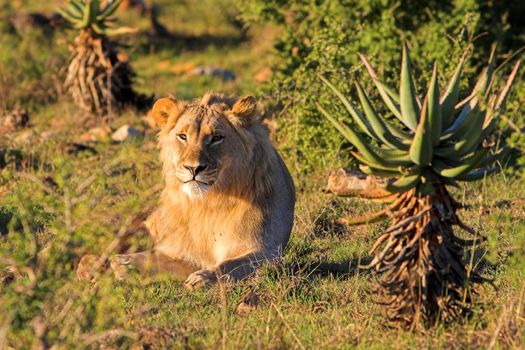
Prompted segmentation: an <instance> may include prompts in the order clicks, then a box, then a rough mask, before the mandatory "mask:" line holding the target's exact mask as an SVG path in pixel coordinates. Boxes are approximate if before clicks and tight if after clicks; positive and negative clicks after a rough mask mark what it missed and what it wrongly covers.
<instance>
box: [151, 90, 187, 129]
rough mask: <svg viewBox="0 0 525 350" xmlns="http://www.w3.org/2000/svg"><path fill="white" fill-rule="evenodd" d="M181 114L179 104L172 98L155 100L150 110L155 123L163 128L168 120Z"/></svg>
mask: <svg viewBox="0 0 525 350" xmlns="http://www.w3.org/2000/svg"><path fill="white" fill-rule="evenodd" d="M180 113H181V109H180V107H179V103H178V102H177V100H175V99H174V98H173V97H165V98H161V99H159V100H157V102H155V104H154V105H153V108H152V109H151V114H152V116H153V119H155V122H156V123H157V124H158V125H159V126H160V127H163V126H164V125H166V123H167V121H168V118H170V117H178V116H179V115H180Z"/></svg>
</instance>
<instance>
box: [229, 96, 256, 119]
mask: <svg viewBox="0 0 525 350" xmlns="http://www.w3.org/2000/svg"><path fill="white" fill-rule="evenodd" d="M256 111H257V101H256V100H255V97H253V96H244V97H241V98H240V99H238V100H237V102H235V104H234V105H233V107H232V112H233V114H235V116H236V117H237V118H239V121H240V122H241V124H242V125H244V126H250V125H251V124H252V123H253V122H254V120H255V112H256Z"/></svg>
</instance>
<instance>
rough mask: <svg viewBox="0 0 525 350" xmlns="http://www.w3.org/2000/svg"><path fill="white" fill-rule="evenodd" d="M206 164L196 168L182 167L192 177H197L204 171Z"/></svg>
mask: <svg viewBox="0 0 525 350" xmlns="http://www.w3.org/2000/svg"><path fill="white" fill-rule="evenodd" d="M206 167H207V165H206V164H199V165H197V166H195V165H184V168H185V169H186V170H188V171H189V172H190V174H191V175H193V177H195V176H197V174H198V173H200V172H202V171H203V170H204V169H206Z"/></svg>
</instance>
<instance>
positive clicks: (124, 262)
mask: <svg viewBox="0 0 525 350" xmlns="http://www.w3.org/2000/svg"><path fill="white" fill-rule="evenodd" d="M131 262H132V261H131V258H130V257H129V256H128V255H126V254H117V255H114V256H112V257H110V258H109V266H111V270H113V275H114V276H115V279H116V280H117V281H122V280H123V279H124V278H126V275H127V274H128V271H129V270H130V269H131V267H132V265H131Z"/></svg>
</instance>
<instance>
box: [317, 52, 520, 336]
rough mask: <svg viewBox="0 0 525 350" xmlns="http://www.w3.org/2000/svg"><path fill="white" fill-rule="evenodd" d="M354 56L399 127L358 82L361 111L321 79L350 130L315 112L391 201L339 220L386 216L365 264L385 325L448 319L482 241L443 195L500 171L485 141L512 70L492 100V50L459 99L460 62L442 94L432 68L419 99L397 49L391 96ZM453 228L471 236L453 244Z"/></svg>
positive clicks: (465, 292) (468, 301) (497, 153)
mask: <svg viewBox="0 0 525 350" xmlns="http://www.w3.org/2000/svg"><path fill="white" fill-rule="evenodd" d="M359 56H360V59H361V61H362V63H363V64H364V66H365V67H366V70H367V71H368V74H369V75H370V77H371V78H372V81H373V82H374V84H375V87H376V88H377V91H378V93H379V95H380V96H381V98H382V100H383V102H384V104H385V105H386V107H387V108H388V110H389V111H390V112H391V114H392V115H393V116H394V117H395V119H397V120H398V122H395V123H392V122H391V121H387V119H386V118H383V117H381V116H379V115H378V113H377V112H376V109H374V107H373V105H372V102H371V101H370V99H369V97H368V96H367V94H366V92H365V90H364V89H363V87H362V86H361V85H360V83H359V81H356V83H355V89H356V91H357V97H358V99H359V102H360V105H361V110H360V109H358V108H356V107H355V106H354V104H353V103H352V102H351V101H350V100H349V99H348V98H347V97H346V96H345V95H344V94H343V93H341V92H340V91H339V90H338V89H337V88H336V87H335V86H334V85H333V84H332V83H331V82H330V81H329V80H327V79H326V78H324V77H322V76H321V77H320V78H321V80H322V81H323V82H324V83H325V84H326V85H327V87H329V88H330V89H331V90H332V91H333V93H334V94H335V96H336V97H337V98H338V99H339V100H340V101H341V102H342V104H343V105H344V106H345V109H346V111H347V112H348V114H349V115H350V117H351V118H352V120H353V125H355V126H354V127H350V126H348V125H347V124H346V123H344V122H343V121H340V120H339V119H338V118H336V117H334V116H332V114H331V113H329V112H328V111H327V110H325V109H324V108H323V107H322V106H320V105H318V109H319V111H320V112H321V113H322V114H323V115H324V116H325V117H326V118H327V119H328V120H329V121H330V122H331V123H332V124H333V125H334V126H335V127H336V128H337V129H338V130H339V131H340V133H341V134H342V135H343V136H344V137H345V138H346V139H347V140H348V141H349V142H350V143H351V144H352V145H353V146H354V147H355V150H354V151H352V154H353V156H354V157H355V158H356V159H357V160H358V161H359V163H360V168H361V170H362V171H363V172H364V173H366V174H370V175H378V176H383V177H387V178H390V179H391V180H390V182H389V183H388V185H387V186H386V190H387V191H388V193H389V194H388V198H387V199H390V200H391V201H392V202H391V204H390V205H388V207H387V208H385V209H384V210H382V211H380V212H378V213H374V214H371V215H368V216H364V217H358V218H346V219H344V220H343V222H346V223H348V224H359V223H366V222H371V221H375V220H379V219H382V218H386V217H390V218H391V224H390V227H389V228H388V229H387V230H386V231H385V232H384V233H383V234H382V235H381V236H380V237H379V238H378V240H377V242H376V243H375V244H374V246H373V248H372V250H371V252H370V254H371V255H373V259H372V261H371V262H370V263H369V264H368V265H366V266H364V267H365V268H369V269H374V270H376V271H378V272H379V273H381V278H380V281H379V292H380V294H381V295H382V296H383V298H384V300H383V302H384V303H385V305H387V315H388V317H389V318H390V319H391V320H393V321H401V322H402V323H404V324H405V325H406V326H413V327H419V326H421V325H423V324H429V323H433V322H435V321H437V320H442V321H445V322H448V321H451V320H453V319H455V318H457V317H459V316H461V315H464V314H465V313H466V312H468V311H469V310H470V309H471V306H472V302H473V296H474V295H475V289H474V288H473V284H476V283H480V282H483V281H484V278H483V277H482V276H480V275H479V273H478V272H476V271H472V270H470V269H469V268H467V267H466V266H465V263H464V261H463V259H464V253H465V251H466V250H467V249H472V248H473V247H474V246H476V245H478V244H479V243H480V242H481V241H482V239H483V237H482V236H481V235H479V234H477V233H476V232H474V230H473V229H472V228H470V227H468V226H467V225H466V224H464V223H463V222H462V221H461V220H460V218H459V216H458V215H457V210H458V209H459V208H460V204H459V203H458V202H456V201H455V200H454V198H453V197H452V196H451V194H450V192H449V191H448V189H447V187H448V186H457V182H458V181H475V180H479V179H482V178H484V177H485V176H487V175H489V174H491V173H493V172H495V171H497V170H498V169H499V166H498V165H497V164H496V162H498V161H499V160H501V159H502V157H503V156H504V155H505V154H506V150H505V149H500V150H495V147H494V146H493V145H492V144H491V142H490V136H491V133H492V131H493V129H494V126H495V124H496V121H497V119H498V115H499V114H500V113H501V112H502V110H503V108H504V105H505V99H506V96H507V94H508V92H509V89H510V87H511V85H512V83H513V80H514V78H515V76H516V73H517V70H518V68H519V62H517V63H516V65H515V66H514V68H513V70H512V73H511V74H510V75H509V77H508V80H507V82H506V85H505V86H504V87H503V89H502V90H501V92H500V93H499V94H498V93H496V92H495V89H494V85H495V84H494V51H493V52H492V54H491V57H490V59H489V63H488V66H487V67H486V68H485V69H484V70H483V71H482V73H481V75H480V76H479V78H478V80H477V82H476V84H475V86H474V87H473V89H472V91H471V93H470V94H469V95H468V97H467V98H465V99H464V100H462V101H459V96H460V80H461V74H462V70H463V66H464V62H465V58H466V54H464V55H463V57H462V59H461V61H460V62H459V64H458V66H457V69H456V70H455V72H454V74H453V75H452V77H451V78H450V80H449V82H448V84H447V85H446V87H445V88H444V89H443V92H441V91H440V87H439V84H438V75H439V71H438V65H437V63H435V64H434V69H433V72H432V78H431V79H430V82H429V84H428V87H427V88H426V89H425V91H426V94H425V96H424V98H423V99H422V100H421V99H420V97H419V96H418V94H417V92H416V91H417V90H416V86H415V83H414V78H413V74H412V64H411V61H410V57H409V50H408V48H407V46H406V45H405V46H404V48H403V57H402V63H401V76H400V87H399V92H396V91H395V90H394V89H392V88H390V87H389V86H387V85H386V84H385V83H384V82H382V81H381V80H380V79H379V78H378V76H377V75H376V73H375V72H374V69H373V68H372V66H371V65H370V64H369V62H368V61H367V60H366V58H365V57H364V56H362V55H359ZM354 129H356V130H354ZM357 129H360V131H361V132H358V131H357ZM369 140H373V141H374V144H378V145H379V146H374V145H373V144H371V143H369V142H368V141H369ZM454 226H457V227H459V228H461V229H462V230H464V231H466V232H467V233H469V234H471V235H473V236H475V237H473V239H469V240H466V239H462V238H460V237H459V236H457V235H456V234H455V233H454V228H453V227H454Z"/></svg>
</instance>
